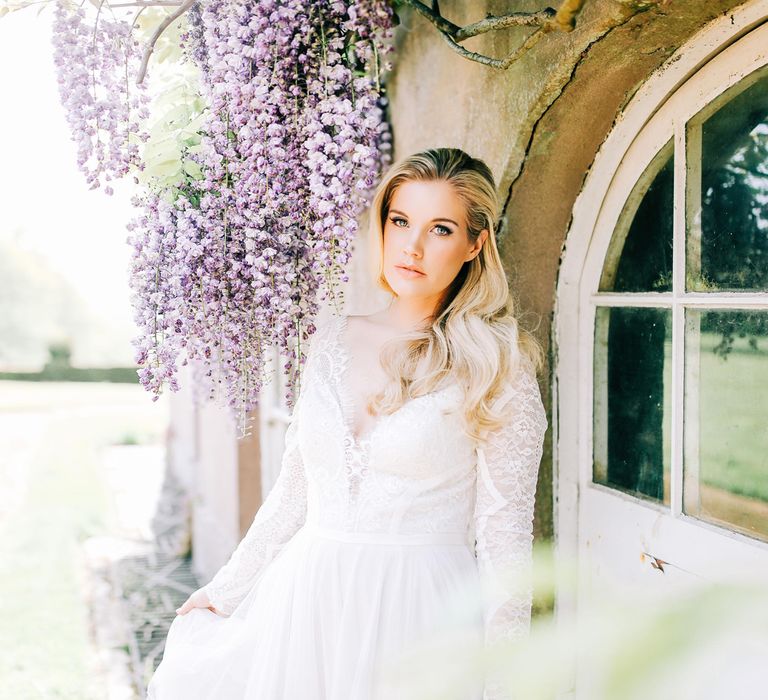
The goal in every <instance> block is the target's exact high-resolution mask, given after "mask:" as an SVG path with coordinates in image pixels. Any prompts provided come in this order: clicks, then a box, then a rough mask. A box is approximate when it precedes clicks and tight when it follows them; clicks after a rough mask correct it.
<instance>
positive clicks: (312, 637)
mask: <svg viewBox="0 0 768 700" xmlns="http://www.w3.org/2000/svg"><path fill="white" fill-rule="evenodd" d="M346 321H347V317H346V316H331V317H330V319H329V320H328V321H327V322H326V323H325V324H323V325H321V326H320V327H319V328H318V330H317V331H316V333H315V334H314V335H313V337H312V339H311V343H310V349H309V352H308V356H307V362H306V365H305V368H304V373H303V377H302V385H301V389H300V393H299V398H298V400H297V402H296V404H295V406H294V410H293V413H292V416H291V421H290V424H289V426H288V430H287V432H286V437H285V452H284V455H283V459H282V465H281V470H280V474H279V476H278V478H277V481H276V483H275V485H274V487H273V488H272V489H271V491H270V492H269V494H268V496H267V498H266V499H265V501H264V503H263V504H262V506H261V508H260V509H259V511H258V513H257V514H256V517H255V518H254V521H253V523H252V524H251V526H250V528H249V530H248V532H247V533H246V535H245V537H244V538H243V540H242V542H241V543H240V544H239V545H238V547H237V549H236V550H235V552H234V553H233V554H232V556H231V558H230V559H229V561H228V562H227V563H226V564H225V565H224V566H223V567H222V568H221V569H220V570H219V571H218V573H217V574H216V575H215V577H214V578H213V580H212V581H211V582H210V583H208V584H207V586H205V589H206V591H207V593H208V595H209V598H210V600H211V602H212V604H213V605H214V606H215V607H216V608H217V609H218V610H220V611H221V612H222V613H223V615H218V614H216V613H214V612H212V611H210V610H207V609H202V608H196V609H193V610H191V611H190V612H189V613H187V614H186V615H181V616H177V617H176V618H175V619H174V621H173V624H172V625H171V628H170V631H169V632H168V637H167V640H166V647H165V653H164V656H163V660H162V662H161V664H160V666H159V667H158V668H157V670H156V672H155V674H154V676H153V677H152V679H151V682H150V685H149V689H148V695H147V697H148V699H149V700H214V699H216V700H411V699H412V700H428V699H429V698H432V697H434V698H443V699H446V700H447V699H448V698H455V699H456V700H480V699H481V698H482V699H483V700H490V699H491V698H507V697H512V695H509V696H508V695H507V694H506V693H505V691H504V689H502V688H501V687H500V686H499V685H497V684H494V683H492V682H491V681H490V680H485V681H484V680H483V677H482V675H478V673H477V668H476V667H475V666H472V663H473V661H472V659H475V660H476V654H475V651H476V650H477V649H478V648H480V649H482V648H483V646H486V647H487V646H488V645H489V644H492V643H493V642H494V641H495V640H498V639H516V638H519V637H522V636H525V635H526V634H527V632H528V629H529V623H530V610H531V592H530V584H529V583H528V584H526V585H523V586H522V587H520V586H518V587H512V586H510V585H503V584H502V583H501V582H502V581H506V579H503V578H502V577H501V572H505V571H507V570H509V569H512V570H514V571H518V572H521V573H522V572H526V571H527V570H528V568H529V567H530V558H531V545H532V521H533V504H534V494H535V490H536V480H537V473H538V468H539V462H540V460H541V453H542V442H543V436H544V432H545V430H546V428H547V420H546V417H545V413H544V409H543V406H542V402H541V396H540V393H539V388H538V385H537V383H536V378H535V375H534V373H533V370H532V368H531V366H530V363H526V364H524V365H523V368H522V369H521V371H520V372H519V373H518V375H517V377H516V378H515V379H514V381H510V382H509V383H508V385H507V386H506V388H505V392H504V394H503V395H502V396H500V397H499V399H498V401H499V402H500V403H506V404H507V406H506V407H507V408H508V409H509V411H508V415H509V420H508V422H507V423H505V425H504V426H503V427H502V428H500V429H498V430H496V431H494V432H493V433H491V434H490V435H489V436H488V440H487V442H486V443H485V445H484V446H483V447H482V448H474V447H473V446H472V444H471V442H470V440H469V439H468V438H467V437H466V435H464V434H463V432H462V430H461V427H460V423H459V417H458V414H456V413H443V411H442V409H450V408H451V407H454V406H457V405H458V399H459V398H460V388H459V386H458V385H457V384H455V383H453V384H449V385H445V386H443V387H442V388H439V389H438V390H436V391H434V392H432V393H430V394H427V395H424V396H420V397H417V398H415V399H411V400H409V401H408V402H406V403H405V404H404V405H403V406H401V408H400V409H398V410H397V411H396V412H394V413H392V414H390V415H384V416H381V417H378V418H377V419H376V422H375V423H374V424H373V427H372V428H371V429H370V430H369V431H368V432H367V433H366V434H365V435H364V436H362V437H361V438H360V439H358V438H356V437H355V436H354V434H353V433H352V430H351V428H350V425H352V413H351V412H352V410H353V401H352V394H351V393H350V387H348V386H347V385H346V380H347V378H348V377H347V375H348V372H347V370H348V367H349V360H350V356H351V351H350V349H349V348H348V347H347V345H346V343H345V341H344V329H345V328H346ZM224 615H226V617H225V616H224ZM473 650H475V651H473Z"/></svg>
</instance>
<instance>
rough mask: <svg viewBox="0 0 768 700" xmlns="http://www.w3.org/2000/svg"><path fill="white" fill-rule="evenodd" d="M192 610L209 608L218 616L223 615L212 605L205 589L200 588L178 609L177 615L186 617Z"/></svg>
mask: <svg viewBox="0 0 768 700" xmlns="http://www.w3.org/2000/svg"><path fill="white" fill-rule="evenodd" d="M192 608H207V609H208V610H211V611H212V612H215V613H216V614H217V615H221V613H220V612H219V611H218V610H217V609H216V608H215V607H214V606H213V605H211V601H210V600H208V594H207V593H206V592H205V590H204V589H203V588H198V589H197V590H196V591H195V592H194V593H193V594H192V595H191V596H189V598H187V599H186V600H185V601H184V603H183V604H182V605H181V607H179V608H176V613H177V614H179V615H186V614H187V613H188V612H189V611H190V610H192Z"/></svg>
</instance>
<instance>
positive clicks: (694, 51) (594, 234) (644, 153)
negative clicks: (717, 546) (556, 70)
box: [553, 0, 768, 617]
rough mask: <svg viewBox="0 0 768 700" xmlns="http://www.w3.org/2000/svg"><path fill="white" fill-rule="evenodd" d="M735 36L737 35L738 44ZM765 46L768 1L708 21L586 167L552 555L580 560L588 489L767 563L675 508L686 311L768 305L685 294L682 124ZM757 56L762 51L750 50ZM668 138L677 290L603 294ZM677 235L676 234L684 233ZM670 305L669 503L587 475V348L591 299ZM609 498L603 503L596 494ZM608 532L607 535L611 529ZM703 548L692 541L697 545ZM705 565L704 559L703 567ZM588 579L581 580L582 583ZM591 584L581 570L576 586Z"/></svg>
mask: <svg viewBox="0 0 768 700" xmlns="http://www.w3.org/2000/svg"><path fill="white" fill-rule="evenodd" d="M740 39H742V41H739V40H740ZM758 41H760V42H762V44H761V46H763V47H765V46H768V2H767V1H766V0H755V1H754V2H748V3H745V4H744V5H742V6H740V7H739V8H738V9H736V10H734V11H733V12H731V13H728V14H727V15H725V16H723V17H721V18H718V19H717V20H715V21H713V22H712V23H710V24H709V25H707V26H706V27H705V28H703V29H702V30H701V31H700V32H698V33H697V34H696V35H695V36H694V37H692V38H691V39H690V40H689V41H688V42H687V43H686V44H685V45H684V46H682V47H681V48H680V49H678V50H677V51H676V52H675V54H674V55H673V56H672V57H671V58H670V59H669V60H668V61H667V62H666V63H665V64H664V65H663V66H661V67H660V68H659V69H657V71H656V72H655V73H654V74H653V75H652V76H651V78H649V79H648V81H647V82H646V83H645V84H644V85H643V86H642V87H641V88H640V89H639V90H638V92H637V94H636V95H635V96H634V97H633V99H632V100H631V101H630V103H629V104H628V106H627V107H626V108H625V110H624V111H623V113H622V115H621V117H620V119H619V120H617V124H616V126H615V127H614V129H613V130H612V131H611V133H610V134H609V136H608V137H607V138H606V140H605V142H604V143H603V145H602V147H601V149H600V151H599V152H598V154H597V156H596V158H595V162H594V164H593V167H592V168H591V169H590V172H589V175H588V177H587V180H586V182H585V185H584V188H583V190H582V192H581V193H580V194H579V196H578V198H577V200H576V202H575V204H574V208H573V219H572V223H571V227H570V229H569V231H568V234H567V238H566V246H565V249H566V250H567V254H566V256H565V258H564V260H563V263H562V265H561V269H560V273H559V278H558V286H557V294H556V304H555V324H554V326H553V343H554V347H555V348H556V353H555V366H554V368H553V369H554V381H553V406H556V407H557V410H555V411H554V412H553V414H554V415H553V429H554V464H555V474H554V480H555V483H554V489H555V504H554V510H555V512H554V520H555V541H556V545H557V552H558V557H560V558H562V559H564V560H565V561H568V562H572V561H577V562H579V563H580V565H581V564H582V562H583V560H584V557H583V556H580V554H583V551H582V550H581V549H580V532H579V527H580V522H583V521H580V512H579V509H580V505H581V504H582V502H583V501H584V499H585V495H587V493H589V495H590V496H596V498H597V499H598V501H594V502H593V505H595V503H598V504H599V507H600V508H605V513H606V517H612V516H616V517H622V514H623V513H626V512H628V509H629V510H630V511H631V516H630V517H631V518H632V519H634V521H633V526H635V525H637V526H638V527H647V528H648V529H649V530H650V529H652V528H653V529H658V527H659V523H660V518H661V517H662V516H664V517H666V516H669V517H670V518H671V521H677V522H671V523H670V522H665V524H664V527H665V528H666V531H665V532H666V536H667V537H668V539H669V541H670V543H672V546H674V547H681V546H684V543H685V541H686V538H689V537H690V536H691V532H692V529H691V528H690V527H687V528H685V529H681V528H679V527H677V525H678V524H679V523H680V522H682V521H686V522H689V523H694V524H695V526H696V527H697V528H701V529H702V531H707V532H710V533H718V534H720V535H723V536H724V537H727V538H729V540H731V541H732V543H733V546H732V548H731V549H730V550H728V553H727V554H726V558H727V559H729V560H730V561H722V560H721V561H720V562H719V564H718V565H719V566H726V567H727V566H728V565H730V564H733V565H734V566H738V563H739V562H740V561H741V563H742V564H743V560H744V558H745V556H746V558H747V559H751V557H749V556H748V555H749V554H750V553H751V552H755V551H759V556H760V557H761V558H762V559H763V560H765V561H768V544H766V543H763V542H759V541H757V540H755V539H753V538H750V537H747V536H746V535H742V534H740V533H737V532H733V531H727V530H725V529H724V528H723V527H721V526H718V525H714V524H712V523H707V522H705V521H702V520H698V519H696V518H693V517H689V516H686V515H684V514H683V513H682V474H683V472H682V467H683V465H682V454H683V434H682V428H683V416H682V407H683V401H682V400H681V399H682V396H683V393H682V392H683V386H682V381H683V376H682V372H680V371H677V368H679V367H681V366H682V360H683V354H682V353H683V344H682V342H681V341H682V338H683V331H684V308H685V306H689V307H698V306H705V307H707V308H709V307H717V306H722V307H723V308H728V307H733V306H739V307H749V308H768V295H766V294H761V293H725V292H723V293H719V294H717V295H714V294H711V293H706V294H701V293H698V294H697V293H691V292H685V291H684V283H685V269H684V252H685V251H684V249H682V247H684V245H685V235H684V227H685V201H684V192H685V185H686V182H685V181H686V172H685V158H684V157H682V156H683V155H684V153H685V147H686V142H685V139H686V135H685V124H686V122H687V120H688V119H689V118H691V117H692V116H694V115H695V114H697V113H698V112H700V111H701V109H702V108H704V107H705V106H706V105H707V104H708V103H710V102H711V101H712V100H714V99H716V98H717V96H719V95H720V94H721V93H723V92H724V91H725V90H726V89H728V88H729V87H731V86H732V85H734V84H735V83H737V82H739V81H740V80H741V79H742V78H744V77H745V76H746V75H748V74H750V73H752V72H753V71H755V70H757V69H758V68H759V67H761V66H763V65H766V64H768V55H767V54H766V52H765V51H762V52H760V51H758V52H755V51H754V46H755V45H756V44H755V42H758ZM755 54H757V55H755ZM670 138H673V139H674V149H675V201H674V215H673V227H674V245H675V250H674V253H675V254H674V262H673V264H674V268H673V291H672V292H663V293H660V292H652V293H638V294H629V293H620V294H611V293H604V292H603V293H601V292H598V291H597V290H598V285H599V281H600V277H601V274H602V270H603V265H604V259H605V255H606V253H607V251H608V247H609V244H610V240H611V237H612V235H613V232H614V229H615V225H616V222H617V221H618V218H619V216H620V215H621V211H622V209H623V207H624V205H625V202H626V200H627V197H628V196H629V194H630V192H631V191H632V189H633V188H634V186H635V184H636V181H637V178H638V176H639V175H640V174H641V173H642V172H643V171H644V170H645V168H646V166H647V165H648V163H649V162H650V161H651V160H652V159H653V157H654V156H655V155H656V153H657V152H658V151H659V150H660V148H661V147H662V146H663V145H664V144H665V143H666V142H667V141H668V140H669V139H670ZM681 234H683V235H681ZM598 304H599V305H601V306H606V305H613V306H642V305H652V306H659V305H661V306H667V307H670V308H672V310H673V312H672V313H673V319H672V322H673V329H674V335H673V349H672V353H673V358H672V362H673V377H675V380H674V384H673V387H672V405H673V407H674V415H673V416H672V426H671V427H672V432H671V437H672V459H671V493H670V501H671V510H670V509H669V508H668V507H667V506H665V505H663V504H655V503H653V502H650V501H647V500H645V499H639V498H636V497H634V496H631V495H630V494H625V493H622V492H620V491H618V490H616V489H612V488H610V487H606V486H603V485H600V484H595V483H593V482H592V463H593V460H592V449H593V445H592V434H593V433H592V431H593V426H592V420H593V414H592V411H593V366H592V363H593V343H594V337H593V333H594V320H595V309H596V306H597V305H598ZM603 495H604V496H605V498H604V499H602V500H600V499H601V498H602V496H603ZM608 537H610V534H609V535H608ZM697 544H698V543H697ZM697 563H700V564H701V566H702V568H706V565H705V561H704V560H703V558H702V560H701V561H700V562H697ZM585 577H586V578H585ZM585 580H588V572H584V571H583V570H582V571H581V576H580V581H582V582H583V581H585ZM577 603H578V601H577V598H576V597H575V596H573V595H572V594H571V592H570V591H565V592H560V593H559V595H558V599H557V611H558V616H566V617H568V616H570V615H571V614H572V613H574V612H575V611H576V609H577Z"/></svg>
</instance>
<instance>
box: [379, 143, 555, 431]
mask: <svg viewBox="0 0 768 700" xmlns="http://www.w3.org/2000/svg"><path fill="white" fill-rule="evenodd" d="M413 180H417V181H430V180H442V181H445V182H447V183H449V184H450V185H451V186H452V187H453V189H454V191H455V192H456V195H457V196H458V197H459V198H460V199H461V201H462V202H463V204H464V207H465V211H466V223H467V232H468V235H469V238H470V241H476V240H477V238H478V236H479V235H480V233H481V231H482V230H483V229H488V237H487V238H486V240H485V243H484V244H483V247H482V248H481V250H480V253H479V254H478V255H476V256H475V257H473V258H472V259H471V260H468V261H467V262H465V263H464V265H463V267H462V268H461V270H459V272H458V274H457V275H456V277H455V278H454V280H453V282H452V283H451V284H450V285H449V286H448V288H447V289H446V291H445V293H444V295H443V298H442V299H441V301H440V302H439V304H438V305H437V308H436V309H435V311H434V313H433V315H432V317H431V318H430V325H429V326H427V327H426V328H422V329H418V330H416V331H413V332H410V333H408V334H407V335H405V336H400V338H398V341H397V342H395V341H388V342H387V343H385V345H384V347H383V348H382V352H381V356H380V361H381V365H382V368H383V369H384V371H385V373H386V374H387V375H388V377H389V378H390V379H391V381H390V382H388V383H387V385H386V386H385V387H384V389H383V390H382V391H380V392H379V393H378V394H376V395H375V396H374V397H373V398H372V399H371V400H370V401H369V402H368V406H367V408H368V410H369V412H371V413H372V414H378V413H385V414H386V413H393V412H394V411H396V410H397V409H398V408H399V407H400V406H402V405H403V404H404V403H405V402H406V401H407V400H409V399H411V398H415V397H417V396H422V395H424V394H429V393H431V392H432V391H434V390H435V389H437V388H439V387H440V385H441V383H442V382H444V381H445V380H446V379H447V378H450V379H453V380H455V381H456V382H457V383H458V384H459V386H460V387H461V388H462V389H463V395H464V396H463V401H462V406H461V411H462V414H463V420H464V430H465V433H466V434H467V435H468V436H469V437H470V438H471V439H473V440H475V441H476V442H477V443H480V442H482V440H483V431H485V430H493V429H494V428H496V427H499V426H500V425H501V424H502V423H503V421H504V415H502V414H496V413H494V412H493V411H492V405H493V402H494V400H495V399H496V398H497V397H498V396H499V395H500V394H501V393H502V391H503V389H504V386H505V384H506V383H507V382H508V381H510V380H513V379H514V377H515V376H516V373H517V372H518V371H520V369H521V363H522V362H524V361H525V360H528V361H529V362H530V363H531V364H532V367H533V371H534V372H538V371H539V369H541V367H542V365H543V362H544V356H543V351H542V349H541V346H540V345H539V343H538V341H537V340H536V339H535V337H534V336H533V335H532V334H531V333H529V332H528V331H526V330H525V329H523V328H521V327H520V326H519V324H518V321H517V318H516V317H515V314H514V307H515V303H514V300H513V298H512V296H511V295H510V290H509V285H508V283H507V277H506V274H505V272H504V268H503V266H502V263H501V257H500V255H499V250H498V248H497V245H496V221H497V217H498V214H499V203H498V198H497V194H496V185H495V182H494V178H493V173H492V172H491V170H490V168H489V167H488V166H487V165H486V164H485V163H484V162H483V161H482V160H479V159H477V158H473V157H471V156H470V155H468V154H467V153H465V152H464V151H462V150H460V149H458V148H435V149H430V150H427V151H422V152H421V153H415V154H413V155H411V156H408V157H407V158H405V159H403V160H401V161H399V162H397V163H395V164H394V165H393V166H392V167H391V168H390V169H389V170H388V171H387V173H386V174H385V175H384V178H383V179H382V180H381V182H380V183H379V185H378V187H377V188H376V191H375V192H374V197H373V200H372V203H371V208H370V213H369V232H370V236H371V238H370V240H371V241H372V242H373V244H374V246H375V245H376V243H375V241H378V242H379V247H378V253H379V271H378V280H377V283H378V285H379V286H380V287H382V288H383V289H385V290H386V291H388V292H390V293H391V294H392V295H394V296H397V295H396V293H395V291H394V290H393V289H392V288H391V287H390V285H389V284H388V283H387V280H386V278H385V276H384V272H383V269H384V224H385V221H386V219H387V216H388V214H389V207H390V204H391V202H392V198H393V196H394V193H395V191H396V190H397V188H398V187H399V186H400V185H402V184H403V183H404V182H408V181H413ZM422 366H423V367H424V368H425V369H424V373H423V375H421V376H418V377H417V370H419V369H420V368H421V367H422Z"/></svg>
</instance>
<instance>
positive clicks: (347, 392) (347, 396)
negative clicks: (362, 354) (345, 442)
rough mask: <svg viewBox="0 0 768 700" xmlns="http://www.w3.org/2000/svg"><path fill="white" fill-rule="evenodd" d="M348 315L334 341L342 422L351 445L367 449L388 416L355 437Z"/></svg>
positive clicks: (343, 316)
mask: <svg viewBox="0 0 768 700" xmlns="http://www.w3.org/2000/svg"><path fill="white" fill-rule="evenodd" d="M347 318H348V315H347V314H341V316H340V317H339V321H338V323H337V325H336V333H335V334H334V336H335V337H334V341H335V344H336V349H337V357H338V360H339V375H338V384H339V386H338V392H339V397H340V399H341V421H342V423H343V424H344V431H345V433H346V435H347V438H348V439H349V442H350V444H351V445H352V446H353V447H356V448H358V449H361V448H367V447H368V446H369V445H370V443H371V439H372V438H373V434H374V432H375V431H376V429H377V428H378V427H379V424H380V423H381V421H382V420H383V419H384V418H387V414H384V415H383V416H379V418H377V419H376V420H374V422H373V425H371V427H370V428H368V430H365V431H364V432H362V433H360V435H355V433H354V420H355V415H356V408H357V402H356V401H355V399H354V394H353V393H352V388H351V386H350V385H349V382H348V378H349V370H350V365H351V363H352V352H351V351H350V350H349V348H348V346H347V342H346V338H345V337H344V336H345V332H346V330H347Z"/></svg>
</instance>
